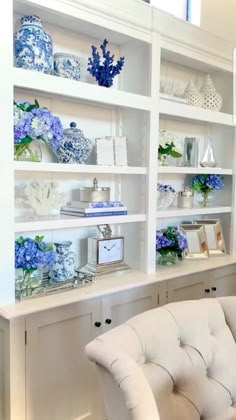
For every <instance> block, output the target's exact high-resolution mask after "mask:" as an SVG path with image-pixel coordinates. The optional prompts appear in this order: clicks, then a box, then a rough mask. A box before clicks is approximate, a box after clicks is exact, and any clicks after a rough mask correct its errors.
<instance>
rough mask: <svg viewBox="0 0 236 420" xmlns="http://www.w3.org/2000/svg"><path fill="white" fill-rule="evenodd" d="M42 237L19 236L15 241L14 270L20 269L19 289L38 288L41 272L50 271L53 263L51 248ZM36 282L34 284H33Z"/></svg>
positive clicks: (53, 256)
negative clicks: (21, 274)
mask: <svg viewBox="0 0 236 420" xmlns="http://www.w3.org/2000/svg"><path fill="white" fill-rule="evenodd" d="M43 239H44V237H43V236H36V237H35V239H31V238H24V237H23V236H20V237H19V238H18V239H17V240H16V241H15V268H16V269H22V273H23V276H22V277H20V278H21V281H19V283H20V287H21V288H30V287H34V286H38V285H39V284H40V280H41V279H42V277H43V276H42V270H43V269H46V270H50V269H51V268H52V266H53V265H54V262H55V252H54V251H53V246H52V245H50V244H47V243H45V242H44V241H43ZM35 282H36V283H35Z"/></svg>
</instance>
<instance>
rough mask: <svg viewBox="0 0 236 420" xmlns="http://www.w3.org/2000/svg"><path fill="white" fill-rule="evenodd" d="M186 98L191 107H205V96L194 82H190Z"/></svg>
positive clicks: (185, 94) (185, 93)
mask: <svg viewBox="0 0 236 420" xmlns="http://www.w3.org/2000/svg"><path fill="white" fill-rule="evenodd" d="M184 98H185V99H187V101H188V104H189V105H192V106H199V107H202V106H203V102H204V100H203V96H202V94H201V93H200V92H199V91H198V90H197V88H196V86H195V84H194V83H193V81H192V80H190V82H189V83H188V84H187V86H186V89H185V91H184Z"/></svg>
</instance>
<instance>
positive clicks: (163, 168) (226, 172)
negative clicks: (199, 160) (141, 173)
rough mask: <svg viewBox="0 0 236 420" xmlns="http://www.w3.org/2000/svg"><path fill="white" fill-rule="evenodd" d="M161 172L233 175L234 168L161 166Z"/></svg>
mask: <svg viewBox="0 0 236 420" xmlns="http://www.w3.org/2000/svg"><path fill="white" fill-rule="evenodd" d="M158 172H159V173H160V174H186V175H187V174H217V175H233V170H232V169H222V168H201V167H200V168H193V167H187V166H181V167H175V166H159V167H158Z"/></svg>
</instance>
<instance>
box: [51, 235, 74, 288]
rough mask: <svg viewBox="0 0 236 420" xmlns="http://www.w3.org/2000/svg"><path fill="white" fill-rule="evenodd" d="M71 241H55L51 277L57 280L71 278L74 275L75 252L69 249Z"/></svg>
mask: <svg viewBox="0 0 236 420" xmlns="http://www.w3.org/2000/svg"><path fill="white" fill-rule="evenodd" d="M71 245H72V242H71V241H62V242H55V243H54V246H55V249H56V252H55V263H54V265H53V269H52V279H53V280H54V281H57V282H62V281H67V280H71V279H73V278H74V276H75V253H74V252H72V251H71V249H70V248H71Z"/></svg>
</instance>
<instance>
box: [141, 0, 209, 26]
mask: <svg viewBox="0 0 236 420" xmlns="http://www.w3.org/2000/svg"><path fill="white" fill-rule="evenodd" d="M145 1H146V2H147V3H150V4H151V5H152V6H154V7H157V8H158V9H161V10H163V11H165V12H167V13H170V14H171V15H174V16H176V17H178V18H180V19H183V20H186V21H188V22H190V23H193V24H194V25H198V26H200V22H201V2H202V0H145Z"/></svg>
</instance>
